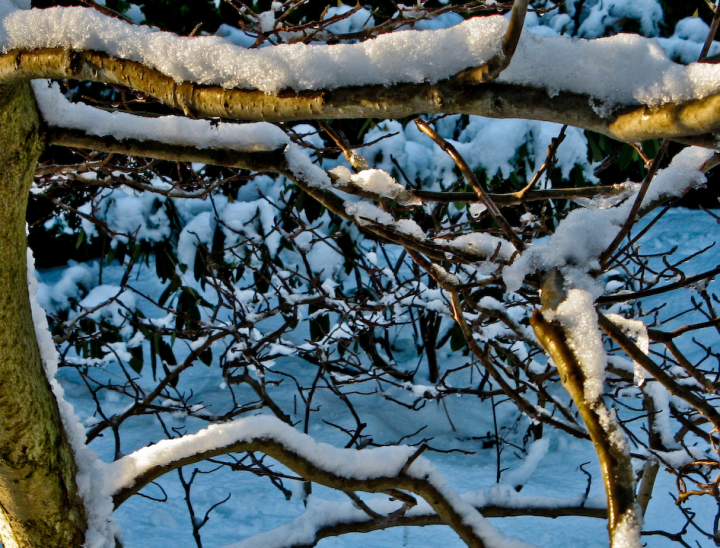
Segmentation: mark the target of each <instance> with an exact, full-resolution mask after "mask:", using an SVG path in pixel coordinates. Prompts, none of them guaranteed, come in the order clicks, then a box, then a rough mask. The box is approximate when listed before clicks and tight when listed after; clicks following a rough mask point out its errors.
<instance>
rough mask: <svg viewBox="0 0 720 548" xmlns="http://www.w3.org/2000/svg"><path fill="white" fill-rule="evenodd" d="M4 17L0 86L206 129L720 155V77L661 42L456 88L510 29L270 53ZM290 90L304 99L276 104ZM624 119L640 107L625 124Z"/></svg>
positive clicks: (527, 59) (477, 23) (533, 56)
mask: <svg viewBox="0 0 720 548" xmlns="http://www.w3.org/2000/svg"><path fill="white" fill-rule="evenodd" d="M0 18H1V19H0V47H1V48H2V50H3V51H4V52H6V54H5V55H2V56H0V83H7V82H11V81H14V80H18V79H33V78H75V79H80V80H93V81H100V82H107V83H112V84H119V85H124V86H127V87H129V88H131V89H135V90H138V91H142V92H143V93H147V94H149V95H152V96H153V97H156V98H158V99H160V100H161V101H163V102H165V103H166V104H168V105H170V106H173V107H176V108H179V109H182V110H183V111H184V112H185V113H186V114H190V115H194V116H196V117H208V116H217V117H223V118H232V119H242V120H255V121H259V120H266V121H281V120H282V121H291V120H300V119H305V120H307V119H313V118H323V119H332V118H367V117H383V118H389V117H391V118H401V117H405V116H410V115H412V114H417V113H422V112H424V113H440V112H443V113H465V114H479V115H485V116H491V117H516V118H527V119H539V120H551V121H556V122H560V123H564V124H568V125H573V126H576V127H582V128H585V129H591V130H593V131H599V132H603V133H606V134H608V135H610V136H612V137H614V138H617V139H620V140H625V141H640V140H644V139H649V138H658V137H666V138H673V139H683V138H687V137H688V136H696V137H694V139H693V142H695V143H697V144H700V142H702V146H711V147H714V146H717V144H716V143H715V141H714V140H713V139H711V138H709V137H707V134H708V133H711V132H713V131H718V130H720V120H718V117H717V116H716V112H717V103H718V102H719V101H720V95H719V94H718V92H720V66H718V65H713V64H707V63H700V64H698V63H695V64H691V65H687V66H685V65H679V64H676V63H673V62H672V61H670V60H669V59H668V57H667V56H666V54H665V53H664V51H663V50H662V48H661V47H660V46H659V45H658V43H657V42H656V41H654V40H651V39H646V38H643V37H640V36H636V35H629V34H625V35H618V36H614V37H610V38H603V39H595V40H573V39H571V38H568V37H563V36H560V37H542V36H536V35H531V34H529V33H527V32H524V33H523V34H522V36H521V38H520V40H519V43H518V45H517V49H516V52H515V55H514V56H513V59H512V63H511V64H510V66H509V67H507V69H506V70H504V71H503V72H502V74H501V75H500V77H499V78H498V79H497V80H495V83H493V84H482V85H468V84H467V82H465V81H464V79H463V78H462V77H457V78H455V77H454V76H455V75H458V74H459V73H462V72H463V70H464V69H468V68H477V67H482V66H485V65H484V64H486V63H487V62H488V61H489V60H490V59H492V58H493V57H494V56H495V55H496V54H497V53H498V52H499V51H500V48H501V46H502V41H503V36H504V33H505V29H506V27H507V22H506V20H505V18H503V17H501V16H495V17H481V18H473V19H470V20H468V21H465V22H464V23H461V24H459V25H456V26H455V27H451V28H449V29H442V30H434V31H415V30H410V31H399V32H394V33H388V34H384V35H382V36H379V37H377V38H374V39H371V40H367V41H365V42H362V43H359V44H336V45H331V46H327V45H304V44H286V45H279V46H277V47H267V48H259V49H245V48H242V47H240V46H236V45H233V44H231V43H230V42H227V41H225V40H224V39H222V38H219V37H216V36H203V37H179V36H176V35H174V34H172V33H167V32H160V31H158V30H157V29H152V28H149V27H143V26H135V25H129V24H127V23H124V22H123V21H120V20H118V19H115V18H112V17H107V16H104V15H102V14H100V13H99V12H97V11H95V10H92V9H87V8H51V9H47V10H18V9H15V8H14V4H13V3H11V2H10V0H0ZM286 89H292V90H295V91H303V92H304V93H302V94H299V95H295V94H289V95H288V94H283V95H282V96H274V95H269V94H272V93H278V92H279V91H281V90H286ZM312 90H314V92H313V91H312ZM620 106H625V107H627V106H640V107H639V108H636V109H631V110H629V111H628V110H624V111H620V110H618V111H614V109H615V108H616V107H620ZM648 106H651V107H653V108H648ZM698 136H704V137H703V138H702V139H700V141H698V139H699V137H698ZM686 140H687V139H686Z"/></svg>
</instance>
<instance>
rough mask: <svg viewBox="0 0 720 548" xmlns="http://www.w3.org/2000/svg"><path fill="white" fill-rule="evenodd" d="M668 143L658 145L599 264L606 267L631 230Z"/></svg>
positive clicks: (664, 141)
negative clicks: (628, 211) (622, 223)
mask: <svg viewBox="0 0 720 548" xmlns="http://www.w3.org/2000/svg"><path fill="white" fill-rule="evenodd" d="M669 144H670V143H669V141H668V140H667V139H665V140H663V142H662V144H661V145H660V149H659V150H658V152H657V154H656V155H655V158H653V161H652V164H651V165H650V168H649V169H648V172H647V175H645V179H644V180H643V182H642V186H641V187H640V190H639V191H638V193H637V196H636V198H635V202H634V203H633V206H632V209H631V210H630V213H629V214H628V216H627V219H626V220H625V224H624V225H623V226H622V228H621V229H620V231H619V232H618V233H617V235H616V236H615V238H614V239H613V241H612V243H611V244H610V245H609V246H608V247H607V249H606V250H605V251H603V252H602V254H601V255H600V264H601V265H603V266H604V265H606V264H607V262H608V260H609V259H610V257H612V254H613V253H614V252H615V250H616V249H617V248H618V246H619V245H620V244H621V243H622V241H623V240H624V239H625V237H626V236H627V235H628V234H629V233H630V230H631V229H632V227H633V225H634V224H635V220H636V218H637V214H638V212H639V211H640V206H642V203H643V200H644V199H645V194H647V191H648V188H650V183H651V182H652V181H653V179H654V178H655V174H656V173H657V171H658V169H659V168H660V162H661V161H662V159H663V157H664V156H665V151H666V150H667V148H668V145H669Z"/></svg>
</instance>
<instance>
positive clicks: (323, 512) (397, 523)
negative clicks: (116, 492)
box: [224, 485, 607, 548]
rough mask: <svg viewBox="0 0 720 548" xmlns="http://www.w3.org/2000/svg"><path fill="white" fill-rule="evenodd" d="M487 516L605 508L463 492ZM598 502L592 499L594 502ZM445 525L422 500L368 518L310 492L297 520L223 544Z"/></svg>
mask: <svg viewBox="0 0 720 548" xmlns="http://www.w3.org/2000/svg"><path fill="white" fill-rule="evenodd" d="M461 497H462V498H463V500H465V501H466V502H468V503H469V504H471V505H473V506H474V507H475V508H476V509H477V510H478V511H479V512H481V513H482V514H483V516H484V517H486V518H495V517H509V516H537V517H549V518H557V517H561V516H583V517H592V518H600V519H605V518H606V517H607V510H606V509H605V508H604V507H597V506H594V505H592V504H585V505H583V501H582V498H583V497H574V498H571V499H557V498H551V497H536V496H527V495H523V494H521V493H518V492H516V491H515V490H514V489H512V488H511V487H509V486H506V485H496V486H494V487H492V488H491V489H489V490H487V491H471V492H468V493H463V494H462V495H461ZM364 502H365V504H366V505H367V506H368V507H369V508H371V509H372V511H373V512H375V513H376V514H379V515H388V514H392V513H393V512H397V510H398V509H400V508H401V507H402V503H400V502H399V501H393V500H389V499H388V498H386V497H383V498H380V497H378V498H373V499H370V500H365V501H364ZM593 502H594V501H593ZM428 525H443V521H442V520H441V519H440V517H439V516H438V515H437V514H436V513H435V512H434V511H433V510H432V508H431V507H430V505H429V504H427V503H426V502H424V501H418V504H417V505H415V506H414V507H412V508H411V509H409V510H408V511H407V512H405V513H404V514H403V515H400V516H395V517H393V519H391V520H387V521H383V520H377V519H372V518H370V517H369V516H368V515H367V513H366V512H364V511H362V510H361V509H359V508H358V507H357V505H356V504H354V503H353V502H351V501H347V502H338V501H328V500H323V499H319V498H318V497H315V496H311V497H309V498H308V501H307V508H306V509H305V511H304V512H303V513H302V514H301V515H299V516H298V517H297V518H295V519H294V520H292V521H290V522H289V523H286V524H283V525H281V526H279V527H276V528H274V529H270V530H268V531H263V532H261V533H258V534H255V535H253V536H251V537H248V538H246V539H243V540H241V541H239V542H235V543H233V544H229V545H227V546H225V547H224V548H252V547H254V546H263V547H264V548H301V547H302V548H305V547H309V546H315V545H316V544H317V543H318V542H319V541H321V540H322V539H325V538H329V537H335V536H339V535H345V534H348V533H369V532H371V531H379V530H383V529H388V528H391V527H425V526H428Z"/></svg>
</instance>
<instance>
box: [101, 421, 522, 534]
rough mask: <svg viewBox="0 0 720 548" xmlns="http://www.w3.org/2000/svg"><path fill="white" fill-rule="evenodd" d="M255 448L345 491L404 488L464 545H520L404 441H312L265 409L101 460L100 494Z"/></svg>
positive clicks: (119, 496)
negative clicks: (366, 445) (352, 445)
mask: <svg viewBox="0 0 720 548" xmlns="http://www.w3.org/2000/svg"><path fill="white" fill-rule="evenodd" d="M245 451H259V452H262V453H265V454H266V455H268V456H270V457H272V458H274V459H275V460H277V461H278V462H280V463H282V464H283V465H285V466H287V467H288V468H290V469H291V470H292V471H293V472H295V473H296V474H298V475H300V476H302V477H303V478H305V479H306V480H308V481H312V482H315V483H319V484H321V485H324V486H326V487H331V488H335V489H338V490H341V491H344V492H349V493H351V492H353V491H363V492H372V493H380V492H387V491H397V490H402V491H407V492H410V493H415V494H417V495H419V496H421V497H422V498H424V499H425V501H427V503H428V504H429V505H430V506H431V507H432V509H433V511H434V512H435V513H436V514H437V515H438V516H440V518H441V519H442V521H443V523H445V524H447V525H449V526H450V527H452V528H453V529H454V530H455V532H457V533H458V535H460V537H461V538H462V539H463V540H464V541H465V542H466V543H467V544H468V546H470V547H471V548H482V547H484V546H488V547H495V546H497V547H499V546H503V547H504V548H525V547H528V546H529V545H528V544H526V543H524V542H521V541H518V540H515V539H512V538H508V537H506V536H505V535H503V534H502V533H500V532H499V531H497V530H496V529H495V528H494V527H492V526H491V525H490V524H488V523H487V522H486V521H485V520H484V519H483V517H482V516H481V515H480V514H479V513H478V512H477V510H475V508H473V506H472V505H471V504H470V503H469V502H467V501H465V500H464V499H463V498H461V497H460V496H459V495H458V494H457V493H456V492H455V491H453V490H452V489H450V488H449V487H447V486H446V485H445V479H444V478H443V477H442V476H441V475H440V474H439V473H438V472H437V471H436V470H435V469H434V468H433V466H432V465H431V464H430V461H429V460H427V459H426V458H424V457H422V456H418V454H417V449H416V448H414V447H408V446H396V447H380V448H373V449H362V450H357V449H339V448H337V447H334V446H331V445H328V444H326V443H319V442H316V441H315V440H313V439H312V438H311V437H310V436H308V435H306V434H302V433H300V432H298V431H297V430H295V429H294V428H293V427H291V426H289V425H287V424H285V423H284V422H282V421H280V420H279V419H277V418H275V417H271V416H267V415H259V416H255V417H247V418H244V419H240V420H237V421H234V422H230V423H226V424H214V425H212V426H209V427H208V428H206V429H204V430H201V431H200V432H198V433H196V434H191V435H187V436H183V437H181V438H177V439H171V440H163V441H160V442H158V443H157V444H156V445H152V446H149V447H144V448H142V449H139V450H138V451H135V452H134V453H132V454H130V455H127V456H125V457H123V458H122V459H120V460H118V461H116V462H114V463H113V464H110V465H108V475H107V483H106V488H105V489H106V494H107V495H109V496H113V500H114V501H115V504H116V506H117V505H119V504H121V503H122V502H124V501H125V500H127V498H128V497H130V496H131V495H133V494H135V493H137V492H138V491H140V490H141V489H142V488H143V487H144V486H146V485H147V484H149V483H150V482H151V481H153V480H155V479H157V478H158V477H160V476H162V475H164V474H166V473H168V472H170V471H172V470H175V469H177V468H180V467H182V466H186V465H189V464H193V463H196V462H200V461H203V460H206V459H208V458H212V457H215V456H218V455H222V454H227V453H237V452H245Z"/></svg>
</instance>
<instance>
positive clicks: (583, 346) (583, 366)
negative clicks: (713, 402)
mask: <svg viewBox="0 0 720 548" xmlns="http://www.w3.org/2000/svg"><path fill="white" fill-rule="evenodd" d="M566 284H567V282H566V280H565V279H564V278H563V276H562V274H561V273H560V271H559V270H558V269H557V268H553V269H552V270H550V272H548V273H547V274H546V275H545V276H544V279H543V291H542V296H541V301H542V309H536V310H535V312H534V314H533V315H532V317H531V319H530V325H532V327H533V329H534V330H535V334H536V335H537V338H538V341H540V343H541V344H542V346H543V347H544V348H545V350H546V352H547V353H548V355H549V356H550V357H551V358H552V361H553V362H554V364H555V366H556V367H557V369H558V372H559V373H560V379H561V382H562V384H563V387H564V388H565V389H566V390H567V391H568V393H569V394H570V396H571V397H572V399H573V402H574V403H575V406H576V407H577V409H578V411H579V412H580V416H581V417H582V420H583V422H584V423H585V426H586V427H587V430H588V433H589V434H590V438H591V439H592V441H593V445H594V447H595V451H596V453H597V457H598V460H599V461H600V469H601V470H602V477H603V482H604V487H605V496H606V498H607V505H608V531H609V533H610V546H611V548H640V546H642V543H641V542H640V531H641V530H642V524H643V518H642V515H643V514H642V510H641V508H640V506H639V505H638V504H637V502H636V497H635V472H634V470H633V468H632V460H631V458H630V451H629V448H628V444H627V441H626V439H625V436H624V434H623V432H622V429H621V427H620V425H619V424H618V421H617V420H616V418H615V415H614V413H613V412H612V411H611V410H610V409H609V408H608V406H607V405H606V404H605V401H604V400H603V397H602V395H603V391H604V386H603V378H604V373H605V366H606V365H607V358H606V355H605V349H604V347H603V345H602V340H601V338H600V332H599V328H598V320H597V313H596V312H595V308H594V306H593V299H592V296H591V295H590V293H588V292H587V291H585V290H582V289H569V290H566Z"/></svg>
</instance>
